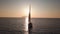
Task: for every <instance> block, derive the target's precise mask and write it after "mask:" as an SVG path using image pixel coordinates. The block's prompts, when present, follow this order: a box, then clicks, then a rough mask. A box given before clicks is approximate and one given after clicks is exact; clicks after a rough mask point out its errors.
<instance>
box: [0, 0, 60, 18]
mask: <svg viewBox="0 0 60 34" xmlns="http://www.w3.org/2000/svg"><path fill="white" fill-rule="evenodd" d="M29 3H31V6H32V7H31V8H32V10H31V11H32V12H31V16H32V17H35V18H60V0H0V17H22V16H27V11H25V10H28V6H29Z"/></svg>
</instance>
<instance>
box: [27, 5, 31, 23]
mask: <svg viewBox="0 0 60 34" xmlns="http://www.w3.org/2000/svg"><path fill="white" fill-rule="evenodd" d="M28 18H29V19H28V20H29V23H30V22H31V4H30V5H29V16H28Z"/></svg>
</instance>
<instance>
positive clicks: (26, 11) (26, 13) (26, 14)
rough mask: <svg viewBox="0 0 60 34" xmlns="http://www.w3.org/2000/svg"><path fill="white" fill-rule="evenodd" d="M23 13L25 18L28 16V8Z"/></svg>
mask: <svg viewBox="0 0 60 34" xmlns="http://www.w3.org/2000/svg"><path fill="white" fill-rule="evenodd" d="M24 13H25V16H28V14H29V7H26V8H25V9H24Z"/></svg>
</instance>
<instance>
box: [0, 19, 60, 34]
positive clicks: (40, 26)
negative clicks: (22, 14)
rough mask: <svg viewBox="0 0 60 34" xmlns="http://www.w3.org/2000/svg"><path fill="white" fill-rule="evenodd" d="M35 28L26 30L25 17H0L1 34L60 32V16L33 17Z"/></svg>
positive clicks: (56, 33) (46, 33)
mask: <svg viewBox="0 0 60 34" xmlns="http://www.w3.org/2000/svg"><path fill="white" fill-rule="evenodd" d="M31 22H32V24H33V29H32V31H31V32H28V31H24V29H25V24H26V23H25V18H0V34H60V18H32V19H31Z"/></svg>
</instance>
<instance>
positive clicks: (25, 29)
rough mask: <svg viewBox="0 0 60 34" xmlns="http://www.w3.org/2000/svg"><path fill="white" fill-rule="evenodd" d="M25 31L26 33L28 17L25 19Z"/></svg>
mask: <svg viewBox="0 0 60 34" xmlns="http://www.w3.org/2000/svg"><path fill="white" fill-rule="evenodd" d="M25 26H26V27H25V30H26V31H28V17H26V18H25Z"/></svg>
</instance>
